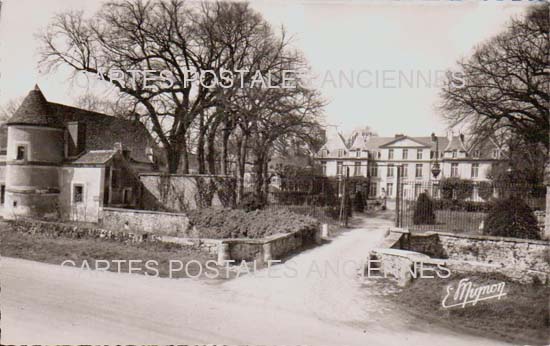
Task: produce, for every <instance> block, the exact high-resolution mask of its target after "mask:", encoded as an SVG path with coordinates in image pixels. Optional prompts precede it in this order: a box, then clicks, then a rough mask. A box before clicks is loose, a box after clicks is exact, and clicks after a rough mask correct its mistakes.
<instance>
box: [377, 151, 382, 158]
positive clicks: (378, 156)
mask: <svg viewBox="0 0 550 346" xmlns="http://www.w3.org/2000/svg"><path fill="white" fill-rule="evenodd" d="M376 157H377V158H379V159H380V158H382V152H380V151H377V152H376Z"/></svg>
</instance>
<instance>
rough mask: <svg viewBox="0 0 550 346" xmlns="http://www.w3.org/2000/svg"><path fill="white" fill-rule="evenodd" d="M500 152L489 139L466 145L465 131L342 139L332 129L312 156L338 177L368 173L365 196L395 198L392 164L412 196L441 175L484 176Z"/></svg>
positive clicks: (500, 156)
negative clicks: (435, 173)
mask: <svg viewBox="0 0 550 346" xmlns="http://www.w3.org/2000/svg"><path fill="white" fill-rule="evenodd" d="M503 155H504V154H503V150H502V149H501V148H500V147H499V146H498V145H497V144H496V143H495V142H494V141H492V140H490V139H488V140H487V141H485V142H483V143H481V144H478V145H475V146H474V145H468V143H467V141H466V140H465V138H464V136H462V135H454V134H452V133H449V135H448V136H436V137H431V136H426V137H412V136H406V135H404V134H397V135H395V136H394V137H381V136H374V135H362V134H355V135H353V136H352V138H345V137H344V136H343V135H342V134H340V133H338V132H336V131H333V133H332V134H329V135H328V136H327V142H326V144H325V145H324V146H323V147H322V148H321V150H320V151H319V153H318V154H317V155H316V157H315V160H316V161H317V162H318V163H319V164H320V166H321V167H322V171H323V175H325V176H328V177H339V176H342V175H344V174H346V171H347V170H348V169H349V172H350V176H351V177H368V178H369V196H370V197H381V196H384V195H385V196H387V197H388V198H394V197H395V195H396V190H397V189H396V186H397V185H396V183H397V168H398V167H402V171H401V172H402V173H401V174H402V181H403V182H404V183H405V189H406V190H410V189H412V191H404V193H405V195H407V196H408V195H410V197H411V198H414V197H415V196H416V195H418V193H420V192H421V191H422V190H424V189H425V188H426V187H427V186H431V185H435V186H437V183H438V182H439V181H440V180H441V179H443V178H448V177H456V178H461V179H468V180H472V181H474V182H481V181H486V180H488V176H487V174H488V173H489V171H490V169H491V167H492V165H493V164H494V163H496V162H500V161H501V160H503V159H504V156H503ZM436 161H437V163H438V164H439V165H440V169H441V173H440V174H439V175H438V176H437V178H436V177H434V176H433V174H432V168H433V167H434V164H435V163H436ZM474 191H475V189H474ZM436 193H437V192H436ZM473 198H476V197H475V196H473Z"/></svg>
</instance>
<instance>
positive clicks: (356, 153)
mask: <svg viewBox="0 0 550 346" xmlns="http://www.w3.org/2000/svg"><path fill="white" fill-rule="evenodd" d="M355 157H361V150H359V149H358V150H357V151H356V152H355Z"/></svg>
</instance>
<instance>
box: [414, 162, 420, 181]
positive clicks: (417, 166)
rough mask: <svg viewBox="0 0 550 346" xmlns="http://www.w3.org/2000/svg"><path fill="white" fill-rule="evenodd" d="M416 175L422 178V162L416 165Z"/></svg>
mask: <svg viewBox="0 0 550 346" xmlns="http://www.w3.org/2000/svg"><path fill="white" fill-rule="evenodd" d="M414 175H415V177H417V178H422V164H421V163H418V164H417V165H416V169H415V174H414Z"/></svg>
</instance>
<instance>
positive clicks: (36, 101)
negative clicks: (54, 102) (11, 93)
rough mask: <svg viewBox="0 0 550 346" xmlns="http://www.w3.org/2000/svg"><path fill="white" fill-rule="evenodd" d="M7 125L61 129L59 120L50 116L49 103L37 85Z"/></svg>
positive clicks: (61, 125)
mask: <svg viewBox="0 0 550 346" xmlns="http://www.w3.org/2000/svg"><path fill="white" fill-rule="evenodd" d="M7 124H8V125H15V124H25V125H36V126H48V127H63V123H62V122H61V121H60V119H59V118H58V117H56V116H53V115H52V113H51V109H50V106H49V103H48V101H47V100H46V98H45V97H44V94H42V91H40V88H38V85H36V86H35V87H34V89H33V90H31V91H30V92H29V93H28V95H27V97H25V99H24V100H23V102H22V103H21V106H19V108H18V109H17V111H15V113H14V114H13V116H12V117H11V118H10V119H9V120H8V122H7Z"/></svg>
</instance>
